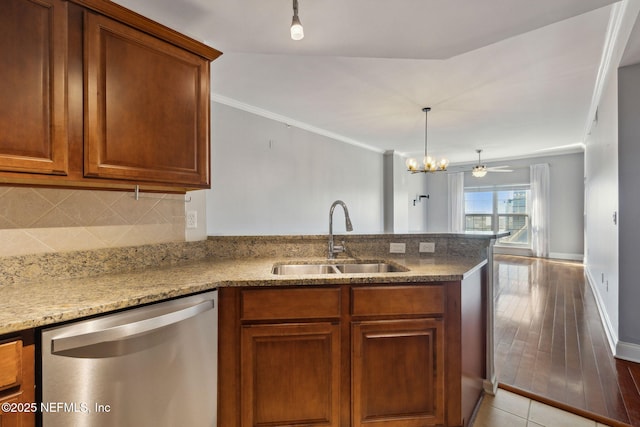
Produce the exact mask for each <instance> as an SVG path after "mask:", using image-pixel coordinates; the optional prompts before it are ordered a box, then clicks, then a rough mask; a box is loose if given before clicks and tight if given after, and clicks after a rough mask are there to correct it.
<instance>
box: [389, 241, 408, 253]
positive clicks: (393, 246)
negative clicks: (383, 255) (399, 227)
mask: <svg viewBox="0 0 640 427" xmlns="http://www.w3.org/2000/svg"><path fill="white" fill-rule="evenodd" d="M406 250H407V245H406V243H389V252H390V253H392V254H403V253H405V252H406Z"/></svg>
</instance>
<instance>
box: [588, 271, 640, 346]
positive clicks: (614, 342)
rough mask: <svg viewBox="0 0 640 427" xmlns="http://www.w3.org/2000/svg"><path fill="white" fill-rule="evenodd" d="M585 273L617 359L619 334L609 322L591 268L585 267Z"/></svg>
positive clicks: (608, 340)
mask: <svg viewBox="0 0 640 427" xmlns="http://www.w3.org/2000/svg"><path fill="white" fill-rule="evenodd" d="M584 272H585V276H586V278H587V283H588V284H589V287H590V288H591V292H592V293H593V296H594V298H595V300H596V307H598V314H599V315H600V321H601V322H602V325H603V326H604V333H605V335H606V336H607V343H609V348H610V349H611V353H613V355H614V356H615V357H618V354H617V346H618V332H617V331H616V330H615V329H614V328H613V325H612V324H611V321H610V320H609V315H608V314H607V311H606V310H605V305H604V301H603V300H602V296H601V295H600V292H599V291H598V288H597V287H596V281H595V280H594V279H593V275H592V274H591V271H590V270H589V268H587V267H586V266H585V269H584ZM638 348H639V349H640V346H638ZM639 354H640V353H639Z"/></svg>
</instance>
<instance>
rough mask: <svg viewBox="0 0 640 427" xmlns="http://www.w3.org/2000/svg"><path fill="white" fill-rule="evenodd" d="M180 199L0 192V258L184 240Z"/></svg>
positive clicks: (13, 189)
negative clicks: (137, 198) (136, 198)
mask: <svg viewBox="0 0 640 427" xmlns="http://www.w3.org/2000/svg"><path fill="white" fill-rule="evenodd" d="M184 206H185V205H184V195H181V194H158V193H142V194H141V195H140V198H139V200H135V198H134V194H133V191H130V192H122V191H91V190H74V189H54V188H30V187H0V256H3V257H4V256H13V255H25V254H36V253H46V252H66V251H73V250H86V249H99V248H112V247H120V246H136V245H144V244H152V243H166V242H181V241H184V240H185V224H184V221H185V215H184V212H185V208H184Z"/></svg>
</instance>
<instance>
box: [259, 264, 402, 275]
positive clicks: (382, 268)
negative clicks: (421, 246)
mask: <svg viewBox="0 0 640 427" xmlns="http://www.w3.org/2000/svg"><path fill="white" fill-rule="evenodd" d="M398 271H409V269H407V268H405V267H402V266H400V265H397V264H391V263H388V262H375V261H374V262H371V261H362V262H345V263H340V264H338V263H336V264H334V263H319V264H276V265H274V266H273V269H272V271H271V272H272V273H273V274H277V275H302V274H354V273H366V274H372V273H393V272H398Z"/></svg>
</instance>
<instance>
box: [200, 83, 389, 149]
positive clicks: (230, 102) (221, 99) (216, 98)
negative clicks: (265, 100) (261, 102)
mask: <svg viewBox="0 0 640 427" xmlns="http://www.w3.org/2000/svg"><path fill="white" fill-rule="evenodd" d="M211 101H213V102H217V103H218V104H224V105H227V106H229V107H232V108H236V109H238V110H242V111H246V112H248V113H251V114H255V115H258V116H261V117H264V118H267V119H270V120H274V121H276V122H281V123H283V124H285V125H287V126H295V127H297V128H299V129H303V130H306V131H308V132H311V133H315V134H317V135H322V136H325V137H327V138H331V139H334V140H336V141H340V142H344V143H345V144H349V145H354V146H356V147H359V148H363V149H365V150H369V151H373V152H376V153H380V154H382V153H384V152H385V150H380V149H379V148H376V147H372V146H371V145H368V144H365V143H363V142H360V141H356V140H355V139H351V138H347V137H346V136H343V135H340V134H337V133H334V132H330V131H328V130H325V129H322V128H319V127H316V126H312V125H310V124H308V123H304V122H301V121H298V120H295V119H292V118H291V117H286V116H282V115H280V114H276V113H273V112H271V111H268V110H264V109H262V108H258V107H255V106H253V105H249V104H245V103H243V102H240V101H237V100H235V99H233V98H229V97H226V96H223V95H219V94H216V93H212V94H211Z"/></svg>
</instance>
